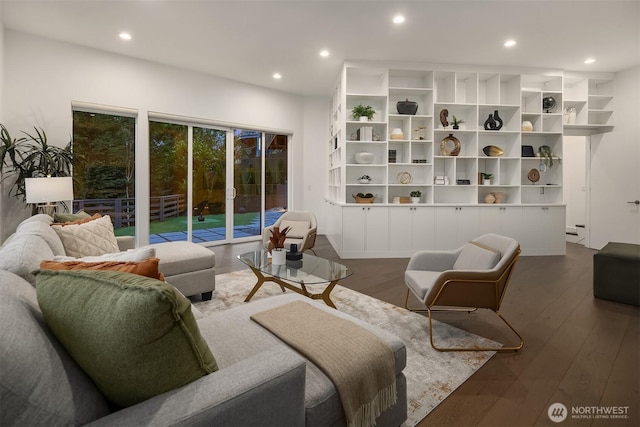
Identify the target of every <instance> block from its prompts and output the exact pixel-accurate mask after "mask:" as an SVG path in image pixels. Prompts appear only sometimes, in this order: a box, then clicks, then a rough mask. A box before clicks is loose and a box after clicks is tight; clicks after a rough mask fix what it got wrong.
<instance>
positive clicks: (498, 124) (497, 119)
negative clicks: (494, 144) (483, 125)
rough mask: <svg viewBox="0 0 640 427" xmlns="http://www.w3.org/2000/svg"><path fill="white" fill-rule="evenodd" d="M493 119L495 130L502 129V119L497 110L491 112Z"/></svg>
mask: <svg viewBox="0 0 640 427" xmlns="http://www.w3.org/2000/svg"><path fill="white" fill-rule="evenodd" d="M493 120H494V121H495V122H496V128H495V130H500V129H502V124H503V122H502V119H501V118H500V116H499V115H498V110H495V111H494V112H493Z"/></svg>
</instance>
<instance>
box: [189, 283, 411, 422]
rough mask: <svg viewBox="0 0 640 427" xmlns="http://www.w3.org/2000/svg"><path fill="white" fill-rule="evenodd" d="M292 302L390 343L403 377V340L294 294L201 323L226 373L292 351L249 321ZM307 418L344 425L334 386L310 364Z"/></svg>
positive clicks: (259, 301) (306, 403) (307, 373)
mask: <svg viewBox="0 0 640 427" xmlns="http://www.w3.org/2000/svg"><path fill="white" fill-rule="evenodd" d="M293 301H304V302H307V303H309V304H313V305H314V306H315V307H317V308H319V309H320V310H324V311H326V312H329V313H331V314H333V315H335V316H338V317H340V318H343V319H348V320H351V321H352V322H354V323H356V324H358V325H360V326H362V327H363V328H365V329H367V330H369V331H370V332H373V333H374V334H376V335H377V336H378V337H379V338H380V339H382V340H383V341H384V342H385V343H387V345H389V347H390V348H391V350H392V351H393V354H394V359H395V368H396V375H400V374H401V373H402V370H403V369H404V368H405V366H406V356H407V354H406V347H405V345H404V343H403V342H402V340H400V339H399V338H397V337H396V336H394V335H393V334H391V333H389V332H387V331H384V330H381V329H380V328H378V327H376V326H373V325H370V324H368V323H366V322H364V321H362V320H360V319H357V318H355V317H353V316H350V315H348V314H346V313H342V312H340V311H338V310H335V309H333V308H330V307H328V306H326V305H325V304H324V303H320V302H317V301H313V300H309V298H307V297H304V296H301V295H298V294H295V293H291V292H288V293H285V294H281V295H278V296H274V297H269V298H264V299H261V300H254V301H251V303H249V304H245V305H242V306H239V307H234V308H232V309H230V310H224V311H222V312H218V313H214V314H212V315H210V316H207V317H205V318H203V319H200V320H198V325H199V326H200V329H201V331H202V335H203V336H204V337H205V339H206V340H207V342H209V343H210V344H211V346H212V348H213V351H214V352H215V354H216V360H217V361H218V363H219V366H220V368H221V369H222V370H223V371H224V368H225V367H227V366H230V365H233V364H235V363H238V362H240V361H242V360H245V359H247V358H249V357H251V356H255V355H258V354H260V353H262V352H263V351H265V350H268V349H271V348H274V347H277V346H285V347H287V348H289V347H288V346H286V344H284V343H283V342H282V341H280V340H279V339H278V338H276V337H275V336H274V335H273V334H271V333H270V332H267V331H266V330H265V329H264V328H262V327H261V326H259V325H258V324H257V323H255V322H253V321H252V320H251V319H250V317H251V316H252V315H253V314H255V313H259V312H261V311H265V310H269V309H271V308H275V307H279V306H282V305H284V304H287V303H289V302H293ZM215 343H224V345H221V346H219V347H215ZM305 416H306V424H307V425H317V426H330V425H344V424H345V423H344V419H343V416H344V414H343V412H342V404H341V402H340V397H339V395H338V392H337V390H336V388H335V386H334V385H333V383H332V382H331V380H330V379H329V377H327V376H326V374H324V373H323V372H322V370H320V369H319V368H318V367H317V366H315V365H314V364H313V363H311V362H308V361H307V372H306V384H305ZM341 418H342V421H341Z"/></svg>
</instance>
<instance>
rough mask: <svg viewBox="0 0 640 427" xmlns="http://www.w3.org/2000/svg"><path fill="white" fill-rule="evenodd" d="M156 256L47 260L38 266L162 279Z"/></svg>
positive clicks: (47, 268)
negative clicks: (123, 259)
mask: <svg viewBox="0 0 640 427" xmlns="http://www.w3.org/2000/svg"><path fill="white" fill-rule="evenodd" d="M159 261H160V260H159V259H158V258H147V259H145V260H142V261H138V262H135V261H100V262H82V261H62V262H59V261H49V260H44V261H42V262H41V263H40V268H41V269H44V270H111V271H124V272H126V273H132V274H138V275H140V276H145V277H151V278H152V279H158V280H162V281H164V276H163V275H162V273H160V272H159V271H158V262H159Z"/></svg>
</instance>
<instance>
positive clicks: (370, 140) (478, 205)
mask: <svg viewBox="0 0 640 427" xmlns="http://www.w3.org/2000/svg"><path fill="white" fill-rule="evenodd" d="M612 93H613V83H612V80H610V79H606V78H598V79H595V78H589V77H580V76H572V77H571V78H568V79H566V80H565V76H564V73H563V72H561V71H553V72H544V73H541V72H533V73H512V72H507V73H502V72H487V71H481V72H480V71H478V72H474V71H469V68H468V67H467V68H465V69H464V70H456V69H455V68H454V67H452V70H451V71H450V70H446V69H443V68H442V67H440V66H439V67H433V68H429V67H425V68H424V69H415V68H412V69H407V68H394V67H370V66H359V65H345V66H344V67H343V69H342V72H341V75H340V77H339V79H338V83H337V84H336V86H335V89H334V91H333V94H332V96H331V101H330V123H331V125H330V132H331V138H330V141H329V149H328V156H329V161H328V163H329V169H328V170H329V185H328V191H327V197H326V198H327V201H328V202H329V203H330V204H331V206H332V207H333V209H336V210H337V211H338V212H336V214H339V217H340V218H341V220H340V221H338V223H336V224H335V227H336V228H337V231H335V230H334V232H330V233H329V234H330V240H332V243H334V246H336V249H337V250H338V252H339V253H340V255H341V256H345V257H349V256H353V257H360V256H372V255H375V256H407V254H410V253H412V252H413V251H414V250H416V249H420V248H422V249H429V248H445V247H447V248H451V247H455V246H456V245H455V244H456V243H458V242H459V241H460V239H462V240H464V239H470V238H473V237H475V234H477V233H478V232H481V231H482V232H487V231H491V230H493V231H503V232H508V233H507V234H512V235H514V234H518V236H516V237H519V238H520V239H521V240H522V241H526V242H529V243H527V244H526V246H525V245H524V244H523V247H524V250H525V253H527V252H528V253H529V254H560V253H564V205H563V199H562V152H563V135H564V134H572V135H579V134H593V133H598V132H606V131H610V130H611V129H612V115H613V111H612V103H613V97H612ZM545 97H553V98H554V100H555V104H556V105H555V107H554V108H553V109H550V110H549V111H547V110H544V109H543V106H542V101H543V99H544V98H545ZM405 100H409V101H414V102H417V103H418V110H417V112H416V114H415V115H406V114H399V113H398V111H397V108H396V104H397V103H398V102H399V101H405ZM358 104H363V105H370V106H372V107H373V108H374V110H375V111H376V114H375V116H374V118H373V120H372V121H368V122H361V121H359V120H357V119H354V118H353V117H351V111H352V109H353V107H354V106H356V105H358ZM568 107H574V108H575V109H576V119H575V124H568V123H567V121H568V117H567V115H566V114H564V113H565V112H566V109H567V108H568ZM443 110H447V111H448V121H449V122H451V120H452V119H453V116H455V117H456V118H457V119H459V120H462V121H463V124H461V125H460V129H455V130H454V129H453V128H452V126H451V125H449V126H447V127H444V126H443V125H442V124H441V121H440V113H441V111H443ZM496 112H497V113H498V115H499V117H500V118H501V119H502V121H503V126H502V128H501V129H499V130H485V128H484V123H485V120H487V118H488V117H489V116H493V115H494V114H495V113H496ZM523 121H528V122H531V123H532V125H533V130H532V131H523V130H522V123H523ZM364 127H367V128H371V131H368V130H365V129H363V128H364ZM397 129H400V130H401V133H402V137H401V139H397V136H396V135H395V130H397ZM369 135H370V136H369ZM392 135H393V136H392ZM450 135H452V136H454V137H455V138H457V139H458V140H459V142H460V152H459V154H458V155H456V156H451V155H446V152H445V153H444V154H443V152H442V151H441V142H442V141H443V139H445V138H447V137H448V136H450ZM491 145H493V146H497V147H499V148H500V149H502V150H503V154H502V155H500V156H488V155H486V154H485V153H484V151H483V148H484V147H487V146H491ZM523 146H531V147H532V148H533V152H534V155H536V153H538V150H539V148H540V147H541V146H548V147H550V149H551V151H552V153H553V166H552V167H545V166H544V165H543V163H544V162H543V159H541V158H540V157H538V156H535V157H525V156H523ZM361 152H368V153H373V157H374V159H373V162H372V163H370V164H358V163H356V160H355V154H356V153H361ZM391 152H393V153H394V155H391ZM532 169H538V170H539V171H540V179H539V181H538V182H535V183H534V182H531V181H529V179H528V174H529V172H530V171H531V170H532ZM481 173H488V174H491V175H492V179H491V184H490V185H484V184H483V183H482V182H481V178H480V176H481ZM363 175H368V176H370V177H371V182H370V183H367V184H363V183H360V181H359V178H360V177H361V176H363ZM408 175H409V176H410V177H411V180H410V182H409V183H407V182H406V178H407V176H408ZM402 178H404V180H403V179H402ZM436 178H444V179H445V181H444V182H445V183H444V185H442V180H440V179H438V180H436ZM416 190H418V191H420V192H421V193H422V196H421V198H420V202H419V203H418V204H411V205H409V204H398V203H394V201H397V200H398V199H399V198H402V201H404V200H406V199H407V198H408V197H409V194H410V192H411V191H416ZM495 192H500V193H503V195H504V198H503V201H502V203H501V204H500V205H496V204H487V203H485V197H486V196H487V194H488V193H495ZM358 193H365V194H366V193H371V194H373V195H375V197H376V198H375V203H373V204H371V205H363V204H356V203H355V200H354V198H353V197H352V196H353V195H356V194H358ZM375 209H378V210H377V211H376V210H375ZM382 210H384V213H382ZM405 210H407V211H406V212H405ZM534 217H539V218H540V219H541V220H542V223H541V224H540V225H539V226H536V227H534V228H532V230H534V234H535V230H539V229H540V228H545V227H550V228H545V229H546V230H552V231H551V234H552V236H551V238H549V237H550V236H547V240H546V243H545V242H544V241H540V240H539V234H538V235H537V236H530V238H528V237H527V235H526V233H525V235H524V236H523V233H522V230H523V229H527V226H526V224H525V221H528V220H533V218H534ZM424 218H430V221H431V222H430V223H433V224H435V225H434V229H433V230H432V232H426V233H427V236H432V239H430V243H428V244H427V243H425V242H423V243H422V244H419V243H415V242H416V237H415V236H416V235H420V234H416V233H417V232H418V228H416V227H417V226H416V227H413V226H411V224H414V225H415V224H420V230H421V233H424V232H425V231H424V225H425V224H424V221H425V220H424ZM445 218H447V219H448V221H447V220H445ZM382 223H388V224H389V226H390V227H391V228H393V229H394V230H396V231H394V232H393V233H391V235H389V236H386V237H385V238H381V237H380V236H376V238H375V239H374V241H375V242H377V244H373V243H371V242H372V237H371V236H369V239H368V240H367V239H366V238H365V239H364V240H362V239H361V238H357V237H356V236H358V235H359V234H360V235H362V236H366V235H367V234H368V233H370V231H371V230H368V229H367V224H369V225H371V224H373V225H375V227H379V226H380V225H381V224H382ZM400 223H401V224H402V226H400V225H399V224H400ZM349 224H351V225H349ZM354 224H360V225H359V226H358V227H356V228H357V229H356V230H353V229H349V230H347V228H348V227H347V225H349V227H352V226H353V225H354ZM391 224H393V226H391ZM443 224H447V227H444V228H443V227H442V226H443ZM470 224H471V225H470ZM487 224H494V226H488V225H487ZM362 227H364V229H361V228H362ZM505 227H506V229H505ZM398 230H400V231H402V232H401V233H400V235H401V236H404V237H403V238H399V237H398V235H397V234H396V233H397V232H398ZM442 230H448V231H442ZM455 230H458V232H454V231H455ZM514 230H520V231H519V232H518V233H516V232H515V231H514ZM557 234H559V236H560V237H558V235H557ZM447 235H448V236H449V237H448V238H447V237H445V236H447ZM452 236H455V237H456V238H455V239H454V238H453V237H452ZM554 236H555V238H554ZM405 238H406V239H409V240H411V241H413V242H414V243H413V244H411V245H405V246H402V244H400V240H403V239H405ZM399 239H400V240H399ZM367 241H368V242H369V244H367ZM418 241H420V240H419V239H418ZM527 246H528V247H527Z"/></svg>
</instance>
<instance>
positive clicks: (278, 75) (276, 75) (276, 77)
mask: <svg viewBox="0 0 640 427" xmlns="http://www.w3.org/2000/svg"><path fill="white" fill-rule="evenodd" d="M273 78H274V79H276V80H280V79H281V78H282V74H280V73H273Z"/></svg>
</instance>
